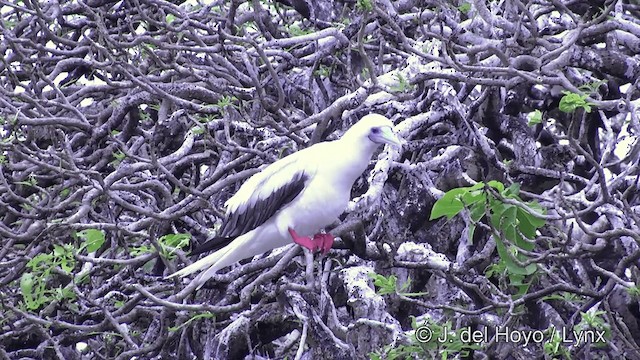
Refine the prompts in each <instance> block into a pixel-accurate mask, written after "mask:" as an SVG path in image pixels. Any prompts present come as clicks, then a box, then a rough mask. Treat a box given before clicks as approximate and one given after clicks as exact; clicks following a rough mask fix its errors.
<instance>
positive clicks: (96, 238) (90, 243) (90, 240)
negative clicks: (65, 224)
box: [76, 229, 105, 253]
mask: <svg viewBox="0 0 640 360" xmlns="http://www.w3.org/2000/svg"><path fill="white" fill-rule="evenodd" d="M76 235H77V236H78V237H79V238H81V239H83V240H84V243H83V244H82V245H81V246H80V249H79V250H78V251H82V249H85V248H86V249H87V252H89V253H92V252H94V251H98V249H100V247H101V246H102V244H104V241H105V236H104V232H102V230H98V229H85V230H82V231H79V232H77V233H76Z"/></svg>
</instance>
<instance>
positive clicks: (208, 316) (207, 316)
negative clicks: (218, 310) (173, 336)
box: [169, 311, 216, 332]
mask: <svg viewBox="0 0 640 360" xmlns="http://www.w3.org/2000/svg"><path fill="white" fill-rule="evenodd" d="M215 318H216V314H214V313H212V312H210V311H205V312H203V313H202V314H196V315H194V316H192V317H191V318H189V320H187V321H185V322H184V323H182V324H180V325H178V326H172V327H170V328H169V331H170V332H176V331H178V330H180V329H181V328H183V327H185V326H187V325H189V324H190V323H191V322H193V321H195V320H198V319H215Z"/></svg>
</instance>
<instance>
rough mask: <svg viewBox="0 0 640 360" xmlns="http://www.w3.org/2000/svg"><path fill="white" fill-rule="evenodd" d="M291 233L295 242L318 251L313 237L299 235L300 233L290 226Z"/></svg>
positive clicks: (312, 250)
mask: <svg viewBox="0 0 640 360" xmlns="http://www.w3.org/2000/svg"><path fill="white" fill-rule="evenodd" d="M289 235H291V238H292V239H293V242H294V243H296V244H298V245H300V246H302V247H306V248H307V249H309V250H311V252H314V251H316V249H317V245H316V242H315V241H313V240H311V238H309V237H306V236H300V235H298V233H296V231H295V230H293V229H292V228H289Z"/></svg>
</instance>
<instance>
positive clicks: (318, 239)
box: [313, 233, 334, 254]
mask: <svg viewBox="0 0 640 360" xmlns="http://www.w3.org/2000/svg"><path fill="white" fill-rule="evenodd" d="M333 239H334V238H333V235H331V234H321V233H318V234H315V235H313V241H314V242H315V246H316V249H319V250H322V253H323V254H326V253H328V252H329V250H331V246H333Z"/></svg>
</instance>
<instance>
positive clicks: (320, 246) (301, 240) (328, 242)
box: [289, 228, 333, 254]
mask: <svg viewBox="0 0 640 360" xmlns="http://www.w3.org/2000/svg"><path fill="white" fill-rule="evenodd" d="M289 235H291V238H292V239H293V242H294V243H296V244H298V245H300V246H302V247H305V248H307V249H309V250H311V252H315V251H317V250H321V251H322V253H323V254H326V253H327V252H329V250H330V249H331V246H333V235H331V234H315V235H313V239H311V238H310V237H306V236H300V235H298V233H296V232H295V230H293V229H292V228H289Z"/></svg>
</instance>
